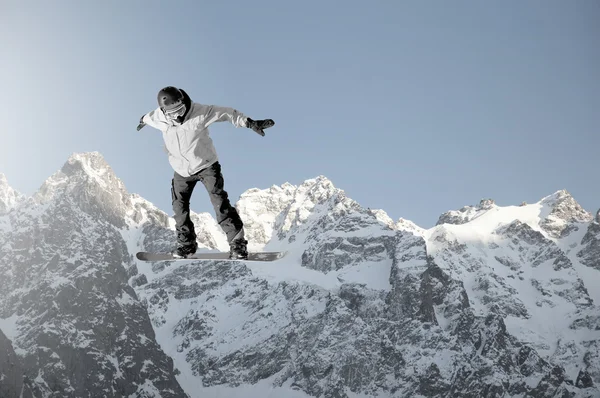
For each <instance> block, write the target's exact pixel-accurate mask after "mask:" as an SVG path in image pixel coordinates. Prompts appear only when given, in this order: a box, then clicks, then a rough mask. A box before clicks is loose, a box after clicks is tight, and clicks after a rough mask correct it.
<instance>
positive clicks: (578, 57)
mask: <svg viewBox="0 0 600 398" xmlns="http://www.w3.org/2000/svg"><path fill="white" fill-rule="evenodd" d="M598 20H600V2H597V1H593V0H582V1H577V2H567V1H557V0H549V1H527V2H522V1H504V2H482V1H453V2H445V1H373V2H366V1H360V2H357V1H345V2H336V1H313V0H307V1H302V2H281V1H274V0H273V1H270V0H269V1H265V0H254V1H251V2H246V1H228V2H218V1H210V2H205V1H203V2H199V1H189V2H183V1H170V2H166V1H165V2H158V1H146V2H143V1H126V2H123V1H112V0H110V1H103V2H91V1H85V2H83V1H59V0H57V1H52V2H47V1H37V2H36V1H28V2H20V1H12V0H9V1H8V2H7V1H4V2H2V3H1V4H0V37H2V40H0V54H1V57H2V62H1V63H0V87H2V89H3V90H4V93H3V95H2V98H1V99H0V105H1V106H0V118H1V119H0V120H2V123H1V127H0V172H1V173H4V174H6V176H7V178H8V180H9V183H10V184H11V185H12V186H13V187H14V188H16V189H17V190H19V191H21V192H23V193H25V194H33V193H34V192H35V191H36V190H37V189H38V187H39V186H40V185H41V184H42V183H43V181H44V180H45V179H46V178H47V177H49V176H50V175H51V174H52V173H54V172H55V171H56V170H58V169H59V168H60V167H61V166H62V164H63V163H64V162H65V161H66V160H67V158H68V157H69V156H70V155H71V154H72V153H73V152H87V151H99V152H100V153H102V154H103V155H104V157H105V158H106V160H107V161H108V162H109V163H110V165H111V166H112V167H113V168H114V170H115V172H116V173H117V175H118V176H119V177H120V178H121V179H122V180H123V181H124V183H125V185H126V187H127V189H128V190H129V191H130V192H136V193H139V194H140V195H142V196H143V197H145V198H146V199H148V200H150V201H151V202H153V203H155V204H156V205H157V206H159V207H160V208H161V209H163V210H165V211H167V212H169V213H170V211H171V210H170V205H171V204H170V180H171V177H172V174H173V171H172V169H171V168H170V166H169V164H168V161H167V158H166V154H165V153H164V151H163V146H162V138H161V135H160V133H159V132H158V131H156V130H153V129H151V128H149V127H146V128H145V129H143V130H141V131H140V132H137V131H136V129H135V128H136V126H137V123H138V120H139V118H140V116H141V115H143V114H144V113H146V112H148V111H150V110H151V109H153V108H155V107H156V93H157V92H158V90H159V89H160V88H162V87H163V86H167V85H175V86H178V87H182V88H184V89H185V90H186V91H187V92H188V93H189V94H190V96H191V97H192V99H193V100H195V101H196V102H200V103H207V104H217V105H223V106H231V107H234V108H236V109H238V110H240V111H241V112H243V113H245V114H246V115H248V116H250V117H252V118H254V119H262V118H272V119H274V120H275V122H276V123H277V124H276V126H275V127H273V128H272V129H270V130H267V135H266V137H264V138H262V137H260V136H258V135H256V134H255V133H253V132H252V131H251V130H249V129H243V128H240V129H236V128H234V127H233V126H232V125H231V124H228V123H220V124H217V125H213V127H212V128H211V132H212V133H211V135H212V137H213V140H214V142H215V146H216V148H217V151H218V153H219V157H220V160H221V163H222V165H223V172H224V175H225V187H226V189H227V190H228V192H229V194H230V197H231V198H232V199H233V200H234V201H235V200H237V198H238V197H239V195H240V194H241V193H243V192H244V191H245V190H246V189H249V188H253V187H258V188H268V187H269V186H271V185H273V184H277V185H279V184H283V183H284V182H290V183H292V184H295V185H297V184H300V183H301V182H302V181H304V180H305V179H309V178H313V177H316V176H318V175H325V176H326V177H328V178H330V179H331V180H332V181H333V183H334V184H335V185H336V186H337V187H339V188H341V189H343V190H345V191H346V193H347V194H348V196H350V197H351V198H353V199H355V200H357V201H358V202H359V203H360V204H361V205H363V206H365V207H371V208H382V209H384V210H385V211H386V212H387V213H388V214H389V215H390V216H391V217H392V218H394V219H398V218H399V217H404V218H406V219H409V220H412V221H414V222H416V223H417V224H419V225H420V226H422V227H430V226H433V225H434V224H435V222H436V221H437V218H438V216H439V215H440V214H441V213H442V212H444V211H447V210H450V209H457V208H460V207H462V206H464V205H469V204H476V203H478V202H479V200H480V199H482V198H493V199H495V200H496V202H497V203H498V204H500V205H513V204H519V203H521V202H522V201H528V202H534V201H537V200H539V199H541V198H542V197H543V196H546V195H549V194H552V193H553V192H555V191H557V190H559V189H567V190H568V191H570V192H571V193H572V194H573V196H574V197H575V198H576V199H577V200H578V201H579V202H580V203H581V204H582V205H583V206H584V207H585V208H586V209H587V210H589V211H594V212H595V211H596V210H597V209H598V208H599V207H600V184H598V177H599V170H600V156H599V153H598V150H599V148H600V74H599V72H598V71H600V46H599V45H598V43H599V42H600V24H598ZM192 208H193V209H194V210H195V211H197V212H202V211H208V212H211V213H212V207H211V205H210V202H209V201H208V199H207V198H206V194H205V192H204V191H203V187H202V186H198V189H197V190H196V191H195V193H194V196H193V198H192Z"/></svg>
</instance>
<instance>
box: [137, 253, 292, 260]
mask: <svg viewBox="0 0 600 398" xmlns="http://www.w3.org/2000/svg"><path fill="white" fill-rule="evenodd" d="M286 254H287V252H249V253H248V259H247V260H245V259H230V258H229V253H228V252H214V253H195V254H193V255H191V256H189V257H185V258H181V257H175V256H174V255H173V254H172V253H151V252H138V253H137V254H136V255H135V256H136V257H137V258H138V260H142V261H180V260H227V261H275V260H279V259H280V258H282V257H283V256H285V255H286Z"/></svg>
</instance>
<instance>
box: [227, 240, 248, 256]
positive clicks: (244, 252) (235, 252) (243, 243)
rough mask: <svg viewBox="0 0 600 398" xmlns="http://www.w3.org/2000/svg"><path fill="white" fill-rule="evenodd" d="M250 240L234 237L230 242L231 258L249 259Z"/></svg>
mask: <svg viewBox="0 0 600 398" xmlns="http://www.w3.org/2000/svg"><path fill="white" fill-rule="evenodd" d="M247 245H248V241H247V240H245V239H234V240H232V241H231V243H230V244H229V258H230V259H232V260H247V259H248V247H247Z"/></svg>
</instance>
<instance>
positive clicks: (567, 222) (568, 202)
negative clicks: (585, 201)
mask: <svg viewBox="0 0 600 398" xmlns="http://www.w3.org/2000/svg"><path fill="white" fill-rule="evenodd" d="M542 204H543V205H544V206H547V207H548V208H549V209H550V212H549V214H548V215H547V216H546V217H545V218H544V219H543V220H542V221H541V222H540V226H541V227H542V228H543V229H544V230H545V231H546V232H548V233H549V234H550V235H551V236H552V237H554V238H564V237H566V236H568V235H569V234H570V233H571V232H573V231H576V230H578V226H577V225H576V224H577V223H589V222H590V221H592V218H593V217H592V215H591V214H590V213H589V212H587V211H586V210H584V209H583V208H582V207H581V206H580V205H579V203H577V202H576V201H575V199H574V198H573V197H572V196H571V194H569V193H568V192H567V191H564V190H563V191H558V192H556V193H555V194H554V195H551V196H548V197H547V198H545V199H544V200H542Z"/></svg>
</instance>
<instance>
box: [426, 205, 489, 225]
mask: <svg viewBox="0 0 600 398" xmlns="http://www.w3.org/2000/svg"><path fill="white" fill-rule="evenodd" d="M494 207H496V203H495V202H494V200H493V199H481V201H480V202H479V204H478V205H476V206H464V207H463V208H461V209H460V210H450V211H447V212H446V213H444V214H442V215H441V216H440V218H439V219H438V222H437V223H436V225H441V224H455V225H459V224H466V223H468V222H469V221H471V220H473V219H475V218H477V217H479V216H481V215H482V214H483V213H486V212H487V211H489V210H491V209H493V208H494Z"/></svg>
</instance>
